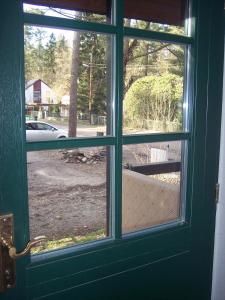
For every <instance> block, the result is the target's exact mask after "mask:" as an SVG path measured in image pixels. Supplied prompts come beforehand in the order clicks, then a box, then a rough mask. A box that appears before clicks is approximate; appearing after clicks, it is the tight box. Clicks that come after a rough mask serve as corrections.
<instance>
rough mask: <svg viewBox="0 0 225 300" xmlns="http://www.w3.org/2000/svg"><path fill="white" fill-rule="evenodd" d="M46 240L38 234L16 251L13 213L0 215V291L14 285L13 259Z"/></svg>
mask: <svg viewBox="0 0 225 300" xmlns="http://www.w3.org/2000/svg"><path fill="white" fill-rule="evenodd" d="M46 240H47V238H46V237H45V236H38V237H36V238H34V239H33V240H32V241H30V242H28V244H27V245H26V247H25V249H24V250H22V251H21V252H19V253H18V252H17V250H16V248H15V246H14V230H13V215H12V214H8V215H3V216H0V292H4V291H5V290H6V289H8V288H13V287H15V285H16V269H15V268H16V266H15V260H16V259H17V258H20V257H23V256H25V255H26V254H27V253H29V252H30V250H31V248H32V247H34V246H35V245H36V244H38V243H40V242H43V241H46Z"/></svg>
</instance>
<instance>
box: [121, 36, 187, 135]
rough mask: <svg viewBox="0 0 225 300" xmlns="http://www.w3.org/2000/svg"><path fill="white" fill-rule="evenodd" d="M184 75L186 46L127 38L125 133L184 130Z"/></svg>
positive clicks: (125, 56)
mask: <svg viewBox="0 0 225 300" xmlns="http://www.w3.org/2000/svg"><path fill="white" fill-rule="evenodd" d="M184 74H185V47H184V46H182V45H175V44H170V43H162V42H155V41H145V40H138V39H129V38H126V39H125V40H124V100H123V132H124V134H133V133H156V132H175V131H181V130H183V129H185V123H186V120H185V118H184V116H185V114H184V107H186V106H185V105H184V103H185V102H186V101H187V100H186V99H184V78H185V76H184Z"/></svg>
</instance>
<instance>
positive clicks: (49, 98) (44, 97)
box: [41, 82, 56, 104]
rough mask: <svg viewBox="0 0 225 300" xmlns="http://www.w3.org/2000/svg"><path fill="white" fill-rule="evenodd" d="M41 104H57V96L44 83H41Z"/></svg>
mask: <svg viewBox="0 0 225 300" xmlns="http://www.w3.org/2000/svg"><path fill="white" fill-rule="evenodd" d="M41 103H43V104H53V103H56V99H55V95H54V93H53V91H52V89H51V88H50V87H49V86H47V85H46V84H45V83H44V82H41Z"/></svg>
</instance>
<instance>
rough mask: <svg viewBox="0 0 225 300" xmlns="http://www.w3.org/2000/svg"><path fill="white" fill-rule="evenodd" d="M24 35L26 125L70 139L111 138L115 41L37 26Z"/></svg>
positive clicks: (28, 28) (95, 35) (105, 37)
mask: <svg viewBox="0 0 225 300" xmlns="http://www.w3.org/2000/svg"><path fill="white" fill-rule="evenodd" d="M24 34H25V46H24V50H25V82H26V85H25V101H26V108H25V112H26V119H27V120H28V119H29V120H38V121H42V122H45V123H49V124H50V125H52V126H53V127H56V128H57V129H58V130H60V131H64V132H65V136H66V137H86V136H87V137H89V136H96V135H106V134H112V126H111V123H112V118H111V114H112V113H111V106H112V101H111V100H112V98H111V58H110V45H111V41H112V37H111V36H108V35H103V34H97V33H91V32H74V31H69V30H59V29H48V28H43V27H36V26H25V32H24ZM37 93H38V95H39V100H38V101H37ZM32 140H33V139H32V136H31V135H30V136H29V139H28V141H32ZM39 140H41V137H40V139H39Z"/></svg>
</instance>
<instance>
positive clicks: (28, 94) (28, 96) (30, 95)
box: [25, 85, 34, 104]
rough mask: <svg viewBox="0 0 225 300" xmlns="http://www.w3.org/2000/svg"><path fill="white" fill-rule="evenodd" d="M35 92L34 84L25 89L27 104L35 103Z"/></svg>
mask: <svg viewBox="0 0 225 300" xmlns="http://www.w3.org/2000/svg"><path fill="white" fill-rule="evenodd" d="M33 93H34V88H33V85H31V86H30V87H29V88H27V89H26V90H25V98H26V104H29V103H33Z"/></svg>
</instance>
